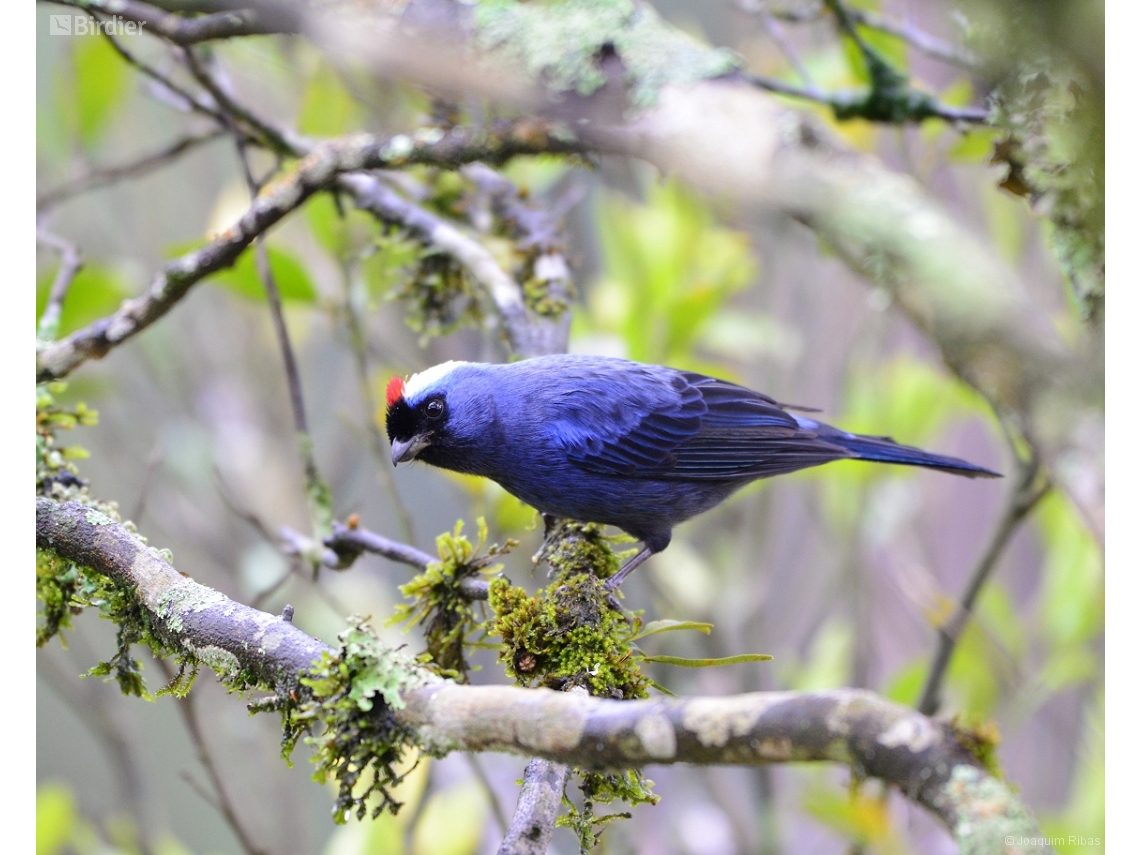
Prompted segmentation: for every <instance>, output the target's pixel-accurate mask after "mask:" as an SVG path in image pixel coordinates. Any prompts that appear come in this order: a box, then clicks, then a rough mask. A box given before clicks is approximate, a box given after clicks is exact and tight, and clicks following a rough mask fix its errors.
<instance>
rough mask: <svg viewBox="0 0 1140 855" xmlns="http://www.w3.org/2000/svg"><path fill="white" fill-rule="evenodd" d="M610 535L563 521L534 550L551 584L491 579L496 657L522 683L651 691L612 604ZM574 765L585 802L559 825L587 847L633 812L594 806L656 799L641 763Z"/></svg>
mask: <svg viewBox="0 0 1140 855" xmlns="http://www.w3.org/2000/svg"><path fill="white" fill-rule="evenodd" d="M612 541H613V538H608V537H606V536H605V534H604V530H603V528H602V527H601V526H599V525H596V524H593V523H579V522H570V521H562V522H559V523H558V524H557V525H555V526H554V527H553V529H551V530H550V531H549V533H548V535H547V538H546V542H545V543H544V544H543V546H542V549H541V550H540V552H539V554H538V556H537V558H538V559H545V560H546V562H547V563H548V564H549V566H550V572H551V575H553V576H554V577H555V580H554V582H553V584H551V585H548V586H547V587H546V588H543V589H542V590H540V591H538V593H536V594H535V595H534V596H531V595H530V594H528V593H527V592H526V591H525V590H523V589H522V588H518V587H515V586H514V585H512V584H511V583H510V582H508V581H507V580H506V579H495V580H494V581H492V582H491V588H490V598H489V602H490V605H491V609H492V610H493V611H494V612H495V617H494V620H493V621H492V622H491V625H490V633H491V634H492V635H498V636H501V637H502V639H503V644H502V648H501V649H500V652H499V661H500V662H503V663H504V664H505V665H506V671H507V674H508V676H510V677H512V678H513V679H514V680H515V681H516V682H517V683H519V684H520V685H523V686H535V685H540V686H546V687H549V688H552V689H558V690H562V691H566V690H569V689H572V688H575V687H581V688H584V689H586V691H588V692H589V693H590V694H591V695H594V696H595V697H602V698H615V699H618V700H622V699H629V698H645V697H648V694H649V692H648V688H649V686H650V685H651V682H650V680H649V679H648V678H647V677H645V676H644V675H642V673H641V670H640V663H641V662H642V661H643V657H642V656H641V655H640V653H639V652H638V651H637V650H636V648H634V647H633V644H632V641H633V638H634V633H635V627H631V625H630V622H629V619H628V616H627V615H625V614H624V613H623V612H621V611H620V610H618V609H617V608H616V607H615V605H614V604H613V602H612V595H611V594H610V592H609V591H607V590H606V588H605V583H604V581H603V580H604V579H607V578H609V577H610V576H612V575H613V574H614V573H616V572H617V571H618V569H619V568H620V566H621V559H620V557H619V556H617V555H615V554H614V552H613V549H611V547H610V544H611V543H612ZM577 771H578V774H579V776H580V779H581V790H582V796H583V798H582V808H581V809H579V808H578V807H577V806H575V805H574V804H573V802H571V801H570V800H569V799H565V803H566V806H567V813H566V814H565V815H563V816H561V817H559V819H558V824H559V825H561V826H565V827H568V828H571V829H573V831H574V832H575V833H576V834H577V835H578V838H579V842H580V844H581V847H582V852H583V853H587V852H589V851H590V850H591V849H593V847H594V846H595V845H596V844H597V841H598V838H599V836H600V835H601V833H602V830H603V827H604V826H605V824H606V823H609V822H611V821H613V820H615V819H624V818H628V817H629V813H610V814H605V815H601V816H599V815H597V814H595V813H594V806H595V805H597V804H610V803H611V802H614V801H624V802H626V803H627V804H629V805H636V804H645V803H649V804H656V802H657V796H655V795H654V794H653V792H652V786H653V782H652V781H648V780H646V779H645V778H644V777H642V775H641V772H640V771H638V770H636V769H633V770H629V771H625V772H619V773H614V774H603V773H599V772H592V771H587V770H584V769H579V770H577Z"/></svg>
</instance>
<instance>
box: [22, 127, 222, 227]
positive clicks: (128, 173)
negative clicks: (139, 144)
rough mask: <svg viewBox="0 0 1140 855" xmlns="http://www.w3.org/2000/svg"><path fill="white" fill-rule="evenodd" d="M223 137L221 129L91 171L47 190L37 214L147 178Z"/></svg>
mask: <svg viewBox="0 0 1140 855" xmlns="http://www.w3.org/2000/svg"><path fill="white" fill-rule="evenodd" d="M221 135H222V130H221V129H220V128H214V129H213V130H210V131H204V132H202V133H199V134H188V135H186V136H184V137H180V138H179V139H177V140H175V141H174V142H173V143H171V144H170V145H168V146H166V147H165V148H162V149H160V150H159V151H156V152H153V153H151V154H147V155H144V156H143V157H140V158H139V159H138V160H135V161H133V162H131V163H125V164H123V165H122V166H110V167H107V168H105V169H95V170H92V171H90V172H88V173H87V174H86V175H83V176H81V177H79V178H77V179H75V180H74V181H70V182H68V183H67V184H63V185H61V186H59V187H56V188H55V189H54V190H48V191H47V192H46V193H44V194H43V195H42V196H40V197H39V198H38V199H36V211H44V210H47V209H48V208H51V207H54V206H55V205H58V204H59V203H60V202H64V201H66V200H68V199H71V198H74V197H75V196H78V195H80V194H81V193H86V192H88V191H89V190H95V189H97V188H99V187H106V186H107V185H108V184H114V183H115V182H117V181H122V180H123V179H126V178H138V177H139V176H142V175H145V174H147V173H148V172H151V171H153V170H155V169H158V168H159V167H161V166H165V165H166V164H168V163H171V162H172V161H174V160H177V159H178V158H179V157H181V156H182V155H183V154H186V153H187V152H188V151H192V150H193V149H195V148H197V147H198V146H200V145H201V144H202V143H205V142H209V141H210V140H214V139H217V138H218V137H219V136H221Z"/></svg>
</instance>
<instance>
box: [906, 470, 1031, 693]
mask: <svg viewBox="0 0 1140 855" xmlns="http://www.w3.org/2000/svg"><path fill="white" fill-rule="evenodd" d="M1018 468H1019V473H1018V481H1017V484H1016V485H1015V486H1014V489H1013V491H1012V492H1011V493H1010V496H1009V500H1008V501H1007V503H1006V506H1005V510H1004V511H1003V512H1002V515H1001V517H1000V518H999V520H998V523H997V527H996V528H995V529H994V533H993V534H992V535H991V537H990V542H989V545H988V546H987V547H986V550H985V552H983V553H982V557H981V558H980V559H978V563H977V565H975V567H974V571H973V572H972V573H971V574H970V579H969V581H968V582H967V583H966V589H965V590H964V591H963V592H962V598H961V600H960V601H959V603H958V607H957V608H956V609H955V611H954V614H953V615H952V616H951V617H950V618H949V619H947V621H946V622H945V623H944V624H943V625H942V626H941V627H939V628H938V646H937V648H936V649H935V651H934V656H933V658H932V660H931V663H930V671H929V673H928V674H927V676H926V682H925V684H924V685H923V687H922V693H921V695H920V696H919V701H918V704H917V706H916V708H917V709H918V711H919V712H920V713H922V714H923V715H935V714H936V713H937V712H938V709H939V707H940V706H941V704H942V697H941V696H942V681H943V680H944V679H945V677H946V672H947V670H948V669H949V667H950V660H951V658H952V657H953V655H954V649H955V647H956V646H957V644H958V640H959V639H960V638H961V636H962V631H963V630H964V629H965V628H966V624H967V623H968V622H969V620H970V617H971V615H972V614H973V610H974V604H975V603H976V602H977V599H978V595H979V594H980V593H981V591H982V588H983V587H984V586H985V584H986V581H987V580H988V579H989V577H990V574H991V573H992V572H993V570H994V568H995V567H996V566H997V563H998V561H999V560H1000V558H1001V556H1002V553H1004V552H1005V548H1006V547H1007V546H1008V545H1009V542H1010V540H1011V539H1012V538H1013V535H1014V533H1015V532H1016V531H1017V529H1018V526H1020V525H1021V523H1022V522H1023V521H1024V520H1025V518H1026V517H1028V516H1029V514H1030V512H1031V511H1032V510H1033V509H1034V508H1035V507H1037V503H1038V502H1040V501H1041V499H1043V498H1044V497H1045V494H1046V493H1048V492H1049V490H1050V489H1051V487H1052V485H1051V484H1050V482H1049V481H1048V480H1047V479H1045V480H1041V479H1039V478H1038V475H1039V471H1040V468H1039V465H1038V461H1037V458H1036V457H1035V456H1034V457H1030V458H1029V459H1027V460H1024V461H1021V462H1020V463H1019V467H1018Z"/></svg>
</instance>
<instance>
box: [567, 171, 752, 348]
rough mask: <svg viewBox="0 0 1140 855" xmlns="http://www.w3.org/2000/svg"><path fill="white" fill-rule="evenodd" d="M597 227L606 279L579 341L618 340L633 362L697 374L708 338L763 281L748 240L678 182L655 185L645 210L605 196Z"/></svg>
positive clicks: (580, 319) (594, 293)
mask: <svg viewBox="0 0 1140 855" xmlns="http://www.w3.org/2000/svg"><path fill="white" fill-rule="evenodd" d="M598 224H599V232H600V234H599V237H600V240H601V243H602V250H603V257H604V262H605V272H604V274H603V276H602V278H601V280H600V281H599V282H598V283H597V284H596V285H595V286H594V288H592V289H591V290H590V292H589V302H588V305H587V311H586V312H584V313H578V314H576V315H575V319H574V323H573V326H572V332H573V334H574V335H575V336H576V337H579V338H581V337H582V336H595V337H596V336H604V337H606V338H609V339H612V338H615V337H619V338H620V339H621V343H622V345H624V348H623V349H624V351H625V355H627V356H629V357H630V358H632V359H637V360H641V361H644V362H661V363H668V364H671V365H678V366H681V367H688V368H691V367H694V362H695V357H694V356H693V353H692V351H693V348H694V346H695V345H696V344H697V342H698V340H699V338H700V337H701V334H702V331H703V330H704V328H705V327H706V325H707V324H708V323H709V322H710V320H711V319H713V318H714V317H716V316H717V314H718V312H720V311H721V309H722V308H723V306H724V305H725V303H726V301H727V300H728V299H729V297H731V296H732V295H733V294H734V293H736V292H737V291H739V290H741V289H742V288H744V287H745V286H747V285H748V283H749V282H751V281H752V279H753V277H754V276H755V274H756V262H755V259H754V258H753V256H752V252H751V248H750V246H749V243H748V237H747V235H745V234H743V233H741V232H735V231H730V230H728V229H725V228H722V227H721V226H719V225H718V224H717V222H716V220H715V218H714V216H713V214H712V211H711V210H710V209H709V208H708V206H707V205H706V204H705V203H704V202H702V201H701V200H700V199H699V198H698V197H697V196H696V195H695V194H693V193H691V192H690V191H688V190H686V189H685V188H684V187H682V186H681V185H680V184H678V183H677V182H675V181H665V182H661V183H659V184H656V185H654V186H652V187H651V188H650V189H649V192H648V194H647V199H646V203H645V204H642V205H639V204H635V203H632V202H629V201H628V200H626V199H624V198H622V197H620V196H617V195H616V194H613V195H609V196H606V197H604V198H603V199H602V201H601V203H600V205H599V208H598Z"/></svg>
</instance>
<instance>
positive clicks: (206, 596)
mask: <svg viewBox="0 0 1140 855" xmlns="http://www.w3.org/2000/svg"><path fill="white" fill-rule="evenodd" d="M225 600H226V596H225V595H224V594H222V593H220V592H219V591H215V590H213V589H212V588H207V587H206V586H205V585H198V584H195V583H192V582H190V583H187V584H184V585H174V586H172V587H170V588H167V589H166V590H165V591H163V592H162V593H161V594H159V596H158V602H157V604H156V606H157V607H156V609H155V612H156V614H157V616H158V618H159V620H161V621H163V623H164V624H165V625H166V626H167V627H168V628H169V629H170V631H171V632H174V633H179V632H181V631H182V619H183V617H184V616H185V615H187V614H193V613H195V612H200V611H204V610H205V609H208V608H210V606H216V605H219V604H220V603H222V602H224V601H225Z"/></svg>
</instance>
